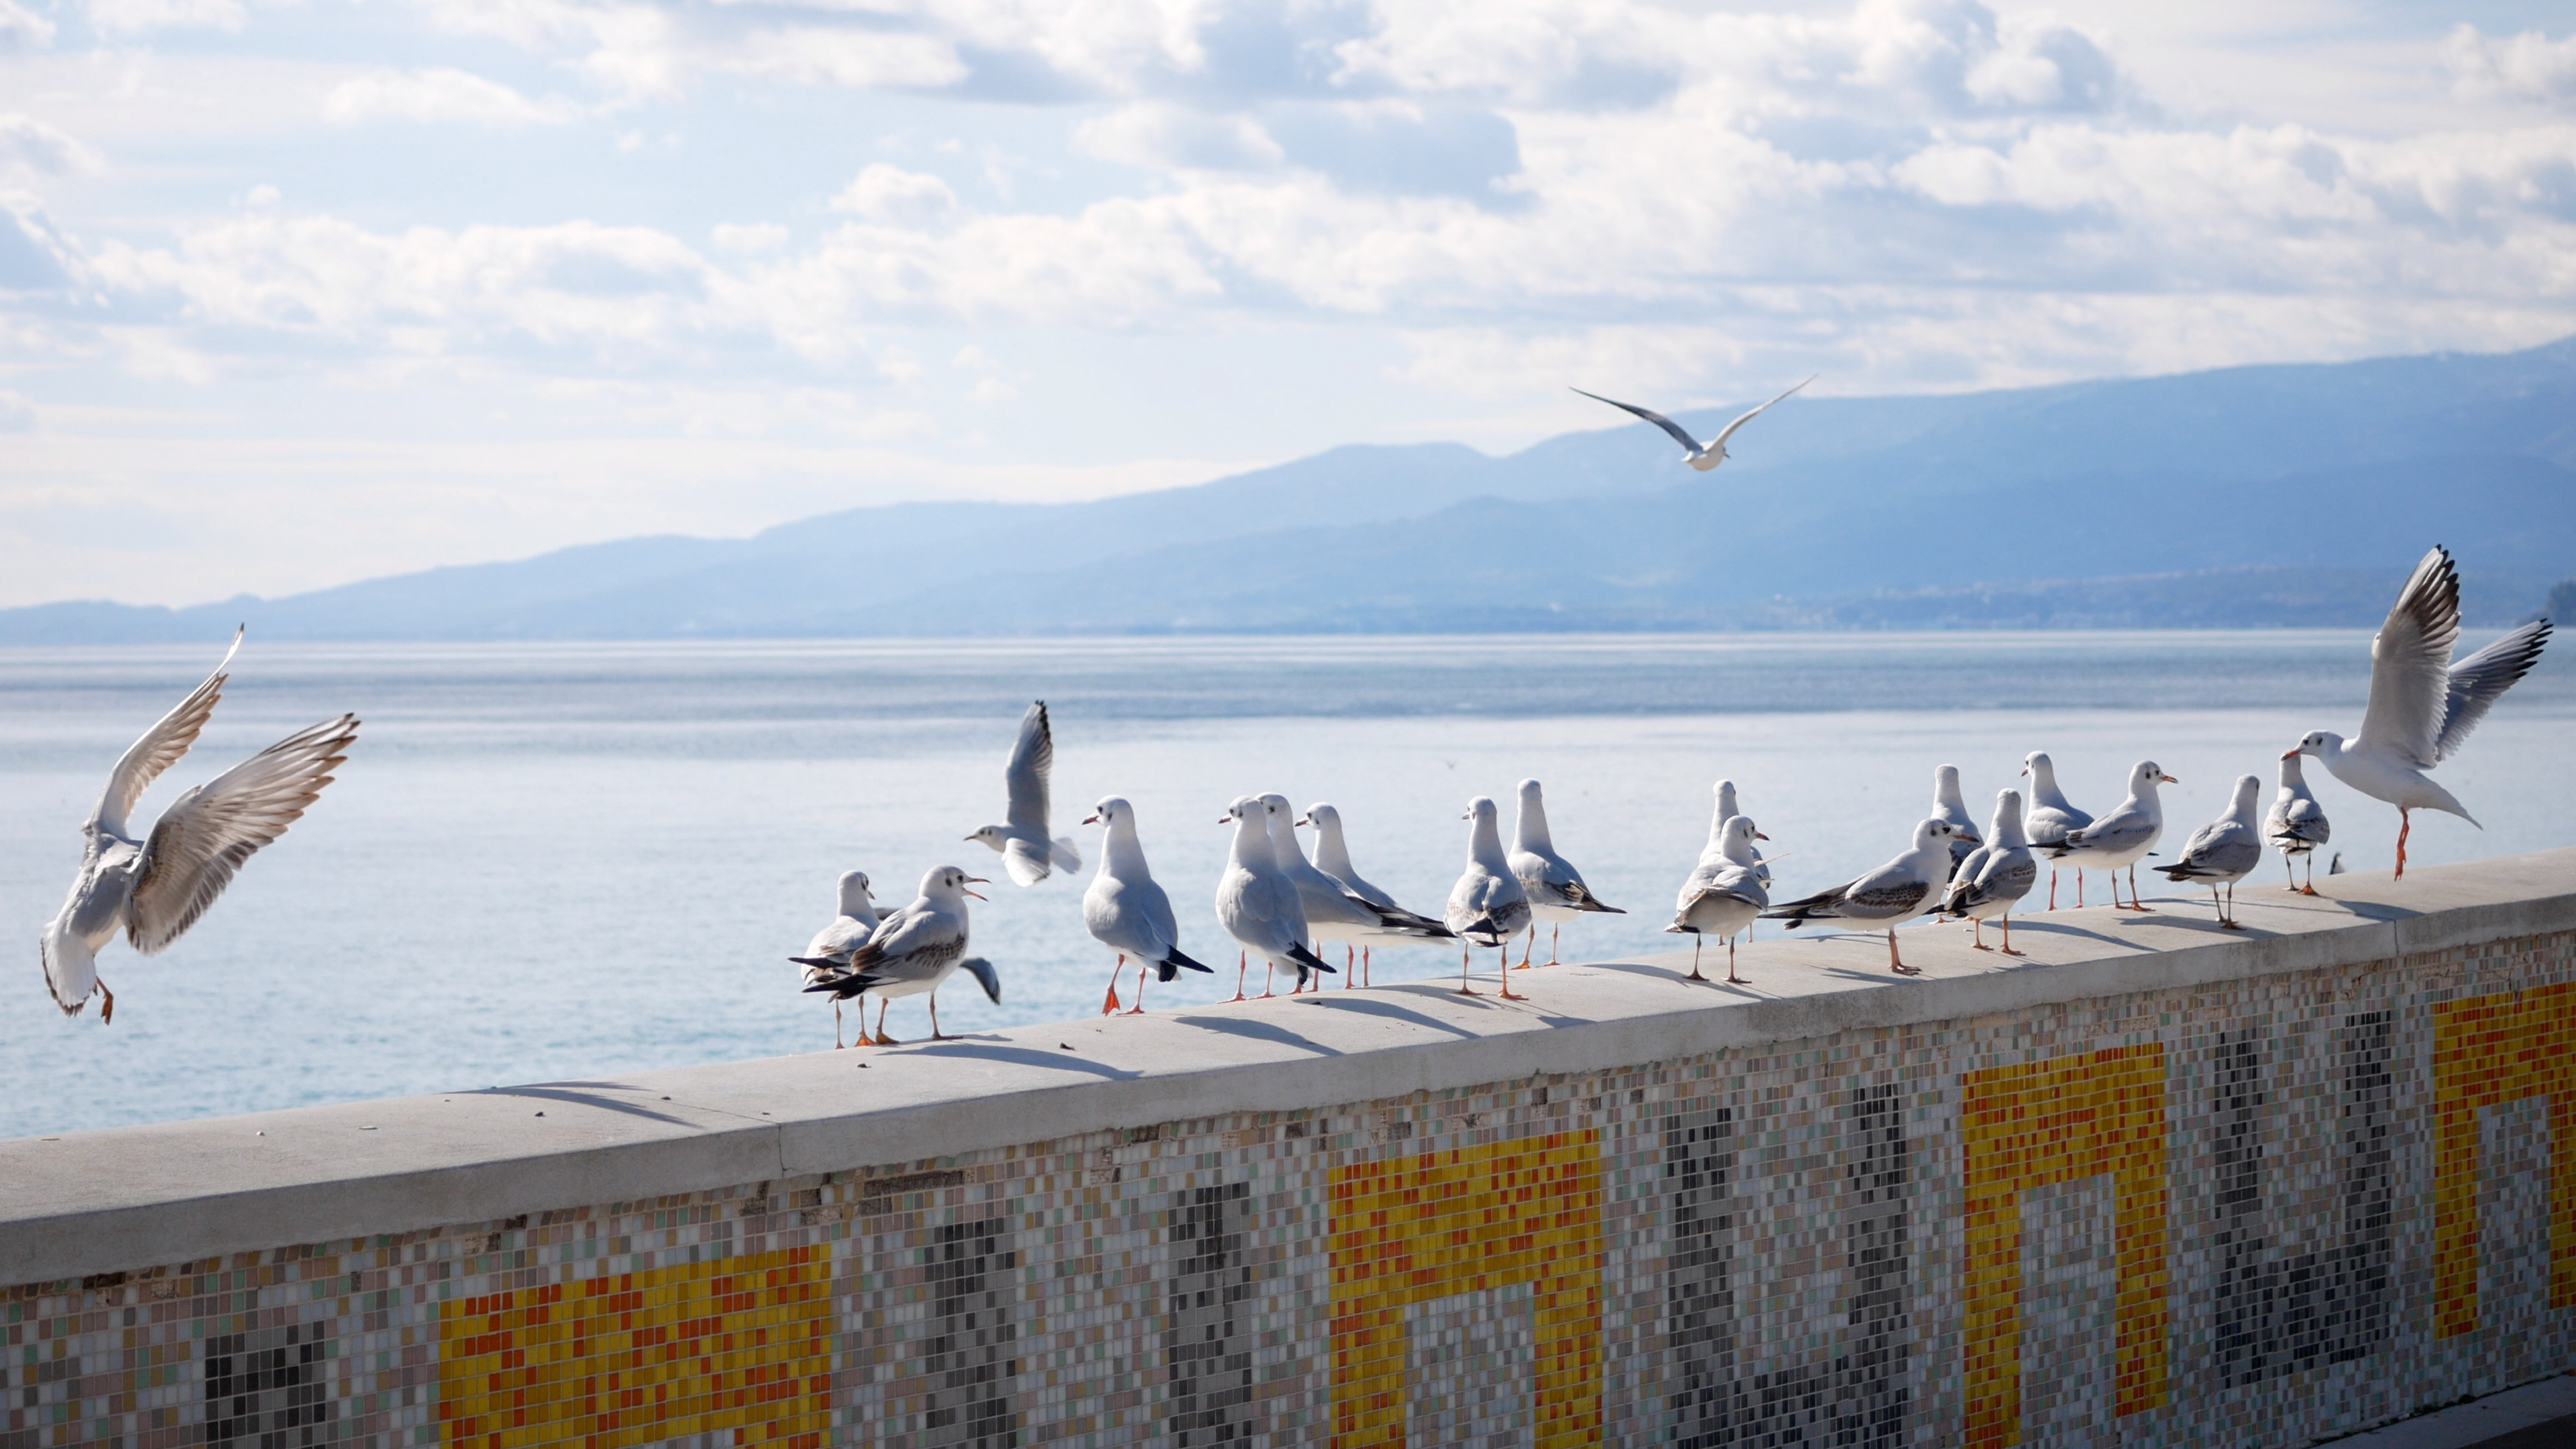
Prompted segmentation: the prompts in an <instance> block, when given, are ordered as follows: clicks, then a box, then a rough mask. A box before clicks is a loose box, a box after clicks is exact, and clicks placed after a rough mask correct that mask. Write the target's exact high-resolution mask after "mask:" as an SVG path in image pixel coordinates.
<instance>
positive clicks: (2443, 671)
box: [2284, 547, 2550, 880]
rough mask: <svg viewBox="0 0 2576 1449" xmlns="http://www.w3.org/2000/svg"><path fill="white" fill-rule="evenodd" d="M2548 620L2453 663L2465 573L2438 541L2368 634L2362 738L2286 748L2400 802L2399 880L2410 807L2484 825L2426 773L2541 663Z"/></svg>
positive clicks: (2323, 736) (2318, 739) (2326, 734)
mask: <svg viewBox="0 0 2576 1449" xmlns="http://www.w3.org/2000/svg"><path fill="white" fill-rule="evenodd" d="M2549 627H2550V626H2549V621H2548V620H2547V619H2534V620H2532V621H2531V622H2530V623H2528V624H2525V625H2523V626H2522V627H2520V628H2518V629H2515V630H2513V631H2512V632H2511V633H2508V634H2506V635H2505V636H2504V637H2503V638H2501V639H2498V640H2497V641H2495V642H2494V643H2492V644H2490V645H2488V646H2487V647H2485V648H2484V649H2481V650H2479V651H2478V652H2477V653H2475V654H2472V655H2470V656H2469V657H2468V658H2466V659H2463V660H2461V661H2460V662H2459V663H2458V664H2456V665H2454V664H2453V663H2451V648H2452V646H2453V645H2455V644H2457V643H2458V642H2459V639H2460V573H2459V570H2458V569H2457V568H2455V567H2453V565H2452V563H2451V555H2450V554H2449V553H2448V552H2447V551H2446V550H2443V549H2441V548H2438V547H2437V548H2435V549H2434V550H2433V551H2432V552H2431V553H2428V554H2426V555H2424V559H2423V562H2421V563H2418V564H2417V565H2415V575H2414V577H2412V578H2410V579H2408V580H2407V581H2406V587H2405V588H2404V589H2401V590H2399V591H2398V595H2397V604H2396V607H2394V608H2392V609H2390V610H2389V611H2388V621H2387V622H2386V623H2384V624H2381V625H2380V626H2379V633H2378V634H2377V635H2376V636H2375V637H2373V638H2372V639H2371V641H2370V703H2369V704H2368V705H2367V706H2365V707H2364V708H2363V710H2362V712H2361V738H2359V739H2355V740H2347V739H2345V738H2344V737H2343V736H2341V735H2339V734H2336V733H2334V732H2333V731H2331V730H2317V731H2315V732H2314V733H2312V734H2310V735H2309V736H2308V737H2307V738H2306V739H2303V740H2301V741H2299V743H2298V745H2297V747H2296V748H2294V749H2292V750H2290V751H2289V752H2288V753H2289V754H2291V755H2314V756H2316V757H2317V758H2318V759H2320V760H2323V761H2324V762H2325V766H2326V769H2327V770H2329V771H2331V772H2332V773H2333V775H2334V777H2335V778H2336V779H2338V780H2341V781H2343V782H2344V783H2345V784H2347V785H2350V786H2351V787H2352V788H2354V789H2356V790H2359V791H2360V792H2361V793H2363V794H2364V795H2367V796H2369V797H2370V798H2372V799H2374V800H2385V801H2387V802H2388V803H2389V804H2391V805H2394V806H2396V807H2397V878H2398V879H2400V880H2403V879H2405V876H2406V832H2407V830H2408V829H2410V828H2411V826H2412V824H2413V822H2412V821H2410V820H2409V819H2408V818H2407V812H2409V811H2413V810H2441V811H2445V812H2447V813H2449V814H2452V815H2457V816H2459V817H2460V818H2461V819H2463V820H2466V821H2468V822H2469V823H2470V824H2471V825H2477V823H2478V822H2477V818H2476V817H2475V816H2473V815H2471V814H2469V812H2468V810H2467V809H2466V808H2465V807H2463V806H2462V805H2461V804H2460V802H2459V801H2458V800H2455V799H2453V798H2452V797H2451V792H2450V791H2448V790H2445V789H2443V788H2442V787H2441V786H2439V785H2436V784H2434V783H2433V781H2432V780H2431V778H2430V777H2428V776H2427V775H2426V774H2425V773H2424V772H2425V771H2427V770H2430V769H2432V768H2433V767H2434V766H2435V765H2438V764H2440V763H2441V762H2442V761H2444V760H2447V759H2449V758H2450V757H2451V756H2452V755H2454V754H2457V753H2458V752H2459V748H2460V746H2461V745H2462V744H2463V743H2465V742H2466V741H2467V740H2468V737H2469V732H2470V731H2471V730H2474V729H2476V728H2477V727H2478V721H2480V720H2482V719H2484V718H2486V715H2487V711H2488V710H2489V709H2492V708H2494V706H2495V702H2496V699H2497V697H2498V696H2499V695H2502V694H2503V693H2504V692H2505V691H2506V690H2507V689H2510V688H2512V687H2513V684H2514V681H2516V680H2518V679H2520V678H2522V677H2523V676H2524V675H2526V674H2529V673H2530V672H2531V666H2533V665H2534V664H2537V663H2539V662H2540V651H2541V649H2542V647H2543V646H2545V645H2547V644H2548V643H2549ZM2286 757H2287V756H2284V758H2286ZM2479 828H2480V829H2484V828H2485V827H2484V826H2479ZM2329 873H2331V872H2329Z"/></svg>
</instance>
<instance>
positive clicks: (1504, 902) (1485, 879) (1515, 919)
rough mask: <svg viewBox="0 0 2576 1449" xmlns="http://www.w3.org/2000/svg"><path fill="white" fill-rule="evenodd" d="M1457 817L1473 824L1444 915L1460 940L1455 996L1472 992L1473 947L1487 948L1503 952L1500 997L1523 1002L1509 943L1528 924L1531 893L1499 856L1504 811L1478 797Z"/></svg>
mask: <svg viewBox="0 0 2576 1449" xmlns="http://www.w3.org/2000/svg"><path fill="white" fill-rule="evenodd" d="M1459 818H1460V819H1463V820H1472V821H1474V822H1475V823H1474V824H1473V825H1470V826H1469V827H1468V828H1467V869H1466V870H1465V871H1463V872H1461V873H1460V874H1459V876H1458V883H1457V884H1456V885H1454V886H1451V887H1450V888H1449V909H1448V910H1447V912H1445V919H1446V920H1447V921H1448V924H1449V929H1450V930H1451V931H1452V932H1454V933H1456V935H1457V937H1458V994H1459V995H1461V996H1473V995H1475V994H1476V989H1475V988H1474V987H1472V986H1470V985H1468V984H1467V965H1468V962H1469V961H1470V960H1472V959H1473V957H1474V954H1475V953H1474V951H1473V950H1472V949H1471V948H1472V947H1476V946H1490V947H1493V948H1494V949H1495V950H1497V951H1500V952H1501V953H1502V957H1501V970H1502V978H1503V999H1504V1000H1505V1001H1527V1000H1528V999H1529V998H1528V997H1526V996H1514V995H1513V994H1512V970H1511V964H1512V963H1511V941H1512V937H1514V936H1517V935H1519V934H1520V933H1521V930H1522V928H1523V927H1526V926H1527V925H1529V923H1530V903H1529V895H1528V893H1527V892H1525V891H1524V890H1522V888H1521V882H1520V878H1519V877H1518V876H1516V875H1514V874H1513V873H1512V864H1511V861H1510V860H1508V859H1506V858H1505V857H1504V855H1503V835H1502V826H1501V819H1502V812H1500V811H1499V810H1496V809H1495V808H1494V802H1493V801H1491V800H1489V799H1487V798H1486V797H1484V796H1482V795H1479V796H1477V797H1476V798H1475V799H1473V800H1470V801H1468V802H1467V813H1466V814H1465V815H1463V816H1461V817H1459Z"/></svg>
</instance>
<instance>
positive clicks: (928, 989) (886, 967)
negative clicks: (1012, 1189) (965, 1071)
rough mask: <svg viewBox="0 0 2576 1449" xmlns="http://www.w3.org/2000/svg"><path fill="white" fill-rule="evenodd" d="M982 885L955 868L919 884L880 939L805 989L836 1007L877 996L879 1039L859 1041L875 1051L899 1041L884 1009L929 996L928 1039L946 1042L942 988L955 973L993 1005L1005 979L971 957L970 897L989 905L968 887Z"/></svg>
mask: <svg viewBox="0 0 2576 1449" xmlns="http://www.w3.org/2000/svg"><path fill="white" fill-rule="evenodd" d="M984 884H987V882H986V881H985V880H984V878H983V877H981V876H972V875H968V874H967V873H966V872H964V871H962V870H959V869H958V868H957V867H955V866H953V865H943V866H937V867H934V868H933V869H932V870H931V871H930V873H929V874H927V875H925V876H923V877H922V878H921V894H920V895H919V896H916V897H915V898H914V899H913V902H912V904H910V905H908V906H904V907H901V908H899V909H897V910H895V911H893V912H890V913H889V914H888V915H887V916H886V918H885V919H884V920H882V921H880V922H878V923H877V929H876V933H875V934H874V935H871V936H870V937H868V940H867V944H865V945H863V946H861V947H859V948H858V949H857V950H855V951H852V952H851V953H850V964H849V966H848V967H847V968H846V969H845V970H843V971H842V973H841V974H840V975H838V976H833V977H829V978H826V979H824V980H821V981H817V982H815V983H814V984H813V985H811V986H808V987H806V988H805V989H806V990H807V991H821V992H829V993H830V994H831V997H832V1000H833V1001H835V1002H842V1001H848V1000H850V999H852V998H854V997H857V996H861V995H869V996H874V997H875V998H876V999H877V1029H876V1033H875V1035H874V1037H873V1038H870V1037H867V1036H865V1035H862V1037H861V1040H862V1041H869V1042H872V1044H874V1045H877V1046H892V1045H894V1038H893V1037H890V1036H888V1035H886V1032H885V1009H886V1003H887V1002H889V1001H891V1000H892V999H893V998H895V997H898V996H921V995H925V994H926V995H928V996H929V997H930V1039H931V1040H932V1041H946V1040H948V1038H947V1037H946V1036H944V1035H942V1034H941V1032H940V1030H939V988H940V985H941V983H943V982H945V981H947V979H948V978H949V977H950V976H951V975H953V974H954V973H955V972H956V971H957V970H958V968H960V967H963V968H965V969H966V970H967V971H968V972H969V973H971V974H972V975H973V976H974V977H975V979H976V981H977V982H979V983H981V984H982V986H983V988H984V994H985V995H986V996H988V997H991V998H992V999H993V1000H994V1001H996V1002H999V1001H1000V1000H1001V999H1002V983H1001V979H1000V978H999V977H997V976H995V975H994V974H993V967H992V963H990V962H988V961H985V960H984V959H982V958H981V957H976V958H972V959H969V958H968V957H967V955H966V932H967V920H966V898H967V897H969V896H974V898H975V899H976V900H979V901H980V900H982V899H984V898H983V897H982V896H980V895H976V894H975V892H973V891H971V890H968V889H967V887H968V886H979V885H984ZM809 964H810V963H809ZM861 1012H862V1014H861V1016H860V1018H859V1026H860V1029H861V1031H862V1033H864V1032H865V1030H866V1027H867V1017H866V1016H865V1014H864V1013H865V1007H862V1008H861Z"/></svg>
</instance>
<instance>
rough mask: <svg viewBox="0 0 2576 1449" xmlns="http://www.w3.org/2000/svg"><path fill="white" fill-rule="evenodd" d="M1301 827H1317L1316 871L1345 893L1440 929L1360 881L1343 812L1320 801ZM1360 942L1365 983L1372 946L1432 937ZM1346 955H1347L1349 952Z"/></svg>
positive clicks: (1399, 935)
mask: <svg viewBox="0 0 2576 1449" xmlns="http://www.w3.org/2000/svg"><path fill="white" fill-rule="evenodd" d="M1297 823H1298V824H1300V825H1311V826H1313V827H1315V868H1316V869H1318V870H1320V871H1322V872H1323V873H1324V874H1326V875H1328V876H1331V877H1332V878H1333V879H1334V880H1335V881H1337V882H1339V883H1340V884H1341V886H1342V888H1343V889H1345V890H1347V891H1349V892H1350V893H1351V894H1353V895H1355V896H1358V897H1359V898H1360V899H1362V900H1364V901H1367V902H1368V903H1369V904H1370V905H1373V906H1376V907H1378V908H1380V909H1381V910H1387V911H1393V912H1397V913H1399V914H1402V915H1404V916H1407V917H1410V918H1412V919H1414V920H1418V921H1422V922H1424V923H1425V924H1427V925H1435V926H1436V925H1439V923H1438V922H1436V921H1433V920H1431V919H1430V918H1429V917H1427V916H1423V915H1420V914H1419V913H1417V912H1413V911H1408V910H1405V909H1404V907H1402V906H1400V905H1397V904H1396V901H1395V897H1393V896H1391V895H1388V894H1387V893H1386V892H1385V891H1383V890H1380V889H1379V888H1377V887H1376V886H1373V885H1371V884H1369V883H1368V882H1367V881H1365V880H1362V879H1361V878H1360V873H1359V872H1358V871H1356V870H1353V869H1352V868H1351V850H1350V846H1349V844H1348V843H1347V842H1345V841H1344V840H1343V838H1342V812H1341V811H1339V810H1336V809H1334V808H1333V807H1332V806H1330V805H1327V804H1325V803H1324V802H1322V801H1320V800H1318V801H1316V802H1315V803H1314V804H1312V805H1309V806H1307V807H1306V818H1305V819H1303V820H1300V821H1298V822H1297ZM1440 934H1441V936H1442V937H1444V938H1445V937H1446V936H1447V935H1448V934H1449V932H1448V928H1447V927H1445V926H1443V927H1441V930H1440ZM1357 939H1358V942H1359V960H1360V969H1359V975H1360V977H1361V978H1362V980H1363V982H1365V979H1366V977H1367V976H1368V966H1369V947H1370V946H1371V945H1372V944H1378V945H1384V944H1387V943H1390V942H1396V941H1419V940H1427V939H1430V937H1429V936H1428V935H1426V934H1424V933H1420V932H1414V931H1405V930H1396V931H1386V932H1378V933H1374V934H1371V933H1363V934H1361V935H1360V936H1359V937H1358V938H1357ZM1345 954H1347V950H1346V952H1345ZM1342 964H1343V965H1345V966H1348V965H1349V964H1350V962H1349V961H1348V960H1345V961H1344V962H1343V963H1342ZM1351 984H1352V982H1351V978H1350V977H1349V976H1348V975H1345V976H1344V977H1343V978H1342V986H1343V989H1345V990H1348V989H1349V988H1350V986H1351Z"/></svg>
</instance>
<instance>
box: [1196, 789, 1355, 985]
mask: <svg viewBox="0 0 2576 1449" xmlns="http://www.w3.org/2000/svg"><path fill="white" fill-rule="evenodd" d="M1217 823H1218V824H1220V825H1232V826H1233V827H1234V843H1233V844H1232V845H1230V846H1228V847H1227V848H1226V856H1225V874H1223V875H1221V876H1218V877H1217V882H1216V918H1217V920H1218V922H1219V923H1221V924H1222V925H1224V927H1225V933H1226V934H1227V935H1229V936H1232V937H1233V938H1234V939H1235V940H1237V941H1239V942H1241V943H1242V944H1243V951H1242V952H1241V953H1238V954H1237V956H1236V957H1235V967H1234V999H1235V1000H1237V1001H1241V1000H1242V999H1243V971H1244V966H1245V964H1246V962H1247V960H1248V959H1249V956H1250V954H1251V953H1254V952H1258V953H1259V954H1260V956H1261V959H1262V960H1263V961H1264V962H1267V963H1268V965H1269V969H1270V974H1271V975H1272V976H1274V977H1275V976H1276V975H1277V973H1278V970H1279V968H1280V967H1281V966H1283V965H1284V966H1293V967H1295V968H1297V987H1294V988H1291V990H1292V991H1294V990H1296V989H1298V988H1302V987H1304V986H1305V984H1306V978H1307V977H1308V976H1309V975H1310V974H1312V973H1314V972H1318V971H1321V972H1327V973H1329V972H1331V971H1332V969H1333V968H1332V967H1330V966H1327V965H1325V964H1324V958H1322V957H1321V956H1318V955H1316V954H1315V953H1314V950H1313V949H1312V948H1311V947H1309V946H1308V945H1307V944H1306V941H1307V930H1306V912H1305V910H1304V908H1303V907H1302V906H1300V905H1299V903H1298V896H1297V883H1296V882H1295V881H1292V880H1290V879H1289V878H1288V874H1287V872H1285V871H1283V870H1281V869H1280V868H1279V856H1278V854H1277V852H1275V851H1274V850H1273V849H1272V848H1271V844H1270V811H1269V808H1268V807H1267V806H1265V805H1263V804H1262V803H1261V800H1260V797H1258V796H1254V795H1241V796H1237V797H1236V798H1235V802H1234V803H1233V804H1232V805H1229V806H1227V807H1226V811H1225V814H1224V815H1222V816H1220V817H1218V820H1217ZM1276 993H1277V986H1276V983H1275V982H1269V983H1265V984H1264V985H1263V987H1262V991H1261V994H1262V996H1263V997H1264V998H1267V997H1270V996H1272V995H1275V994H1276Z"/></svg>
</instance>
